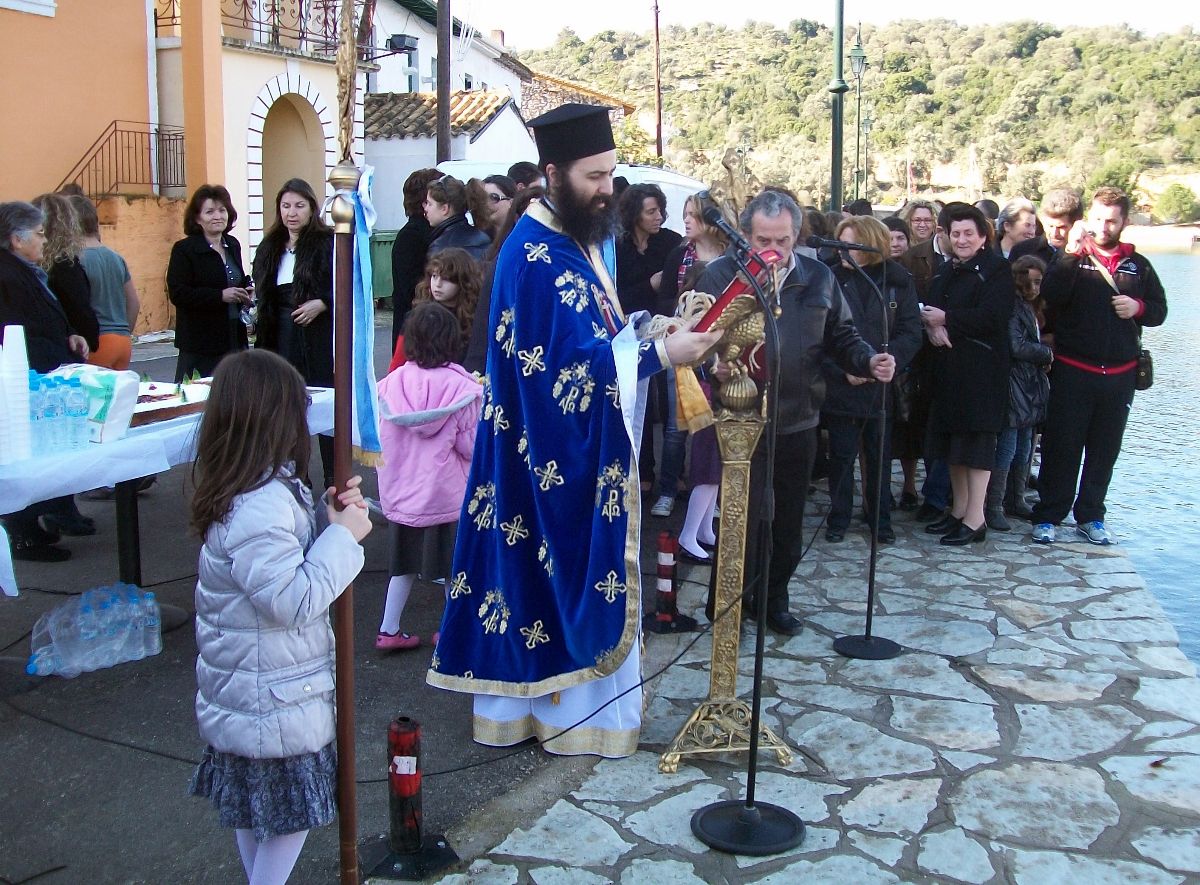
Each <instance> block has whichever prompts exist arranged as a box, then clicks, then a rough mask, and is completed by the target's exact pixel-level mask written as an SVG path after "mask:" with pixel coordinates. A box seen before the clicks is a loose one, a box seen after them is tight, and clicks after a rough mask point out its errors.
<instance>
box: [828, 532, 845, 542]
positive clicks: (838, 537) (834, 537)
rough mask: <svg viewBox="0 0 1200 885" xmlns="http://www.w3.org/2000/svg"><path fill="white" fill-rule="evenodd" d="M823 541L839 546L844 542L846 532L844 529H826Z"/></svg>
mask: <svg viewBox="0 0 1200 885" xmlns="http://www.w3.org/2000/svg"><path fill="white" fill-rule="evenodd" d="M825 540H826V541H828V542H829V543H830V544H840V543H842V541H844V540H846V530H845V529H826V530H825Z"/></svg>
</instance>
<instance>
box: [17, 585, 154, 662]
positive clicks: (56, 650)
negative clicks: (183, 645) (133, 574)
mask: <svg viewBox="0 0 1200 885" xmlns="http://www.w3.org/2000/svg"><path fill="white" fill-rule="evenodd" d="M30 644H31V647H32V652H33V653H32V654H31V655H30V656H29V663H28V665H26V667H25V672H27V673H28V674H29V675H31V676H51V675H54V676H62V677H65V678H67V679H71V678H73V677H75V676H78V675H79V674H80V673H88V672H90V671H92V670H100V669H103V668H104V667H112V666H114V665H115V664H121V663H124V662H125V661H137V660H140V659H142V658H147V657H150V656H151V655H156V654H158V653H159V652H160V651H162V628H161V613H160V611H159V607H158V600H157V599H156V598H155V596H154V594H153V593H151V592H149V591H147V590H141V589H139V588H138V587H134V586H133V585H131V584H122V583H117V584H113V585H112V586H111V587H97V588H95V589H92V590H88V591H87V592H86V593H83V594H82V595H80V596H77V597H74V598H72V599H70V600H69V601H67V602H65V603H63V604H62V605H60V606H58V607H57V608H54V609H51V610H50V611H48V612H46V613H45V614H44V615H42V616H41V617H40V618H38V622H37V624H35V625H34V628H33V636H32V640H31V643H30Z"/></svg>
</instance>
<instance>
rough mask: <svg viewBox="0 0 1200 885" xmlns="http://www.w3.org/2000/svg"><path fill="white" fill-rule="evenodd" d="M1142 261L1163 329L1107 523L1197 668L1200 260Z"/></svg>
mask: <svg viewBox="0 0 1200 885" xmlns="http://www.w3.org/2000/svg"><path fill="white" fill-rule="evenodd" d="M1148 255H1149V258H1150V261H1151V262H1152V263H1153V264H1154V268H1155V270H1157V271H1158V275H1159V277H1160V278H1161V279H1162V283H1163V287H1164V288H1165V289H1166V290H1167V306H1168V313H1167V321H1166V323H1165V324H1164V325H1162V326H1161V327H1159V328H1157V329H1149V330H1147V331H1146V333H1145V334H1144V335H1143V338H1142V340H1143V342H1144V343H1145V345H1146V346H1147V347H1148V348H1149V349H1150V352H1151V353H1153V354H1154V386H1153V387H1152V388H1151V389H1150V390H1147V391H1145V392H1144V393H1139V394H1137V396H1136V397H1135V399H1134V402H1133V413H1132V415H1131V416H1130V419H1129V426H1128V428H1127V429H1126V431H1125V439H1124V443H1123V445H1122V446H1121V457H1120V460H1119V461H1118V462H1117V469H1116V473H1115V475H1114V477H1113V482H1112V486H1111V487H1110V488H1109V492H1108V502H1107V503H1108V516H1107V519H1106V521H1107V524H1108V526H1109V528H1110V529H1111V530H1112V531H1113V532H1114V533H1115V534H1116V536H1117V538H1118V541H1119V542H1120V544H1121V545H1122V546H1123V547H1124V549H1125V550H1126V552H1127V553H1128V554H1129V557H1130V559H1131V560H1132V561H1133V564H1134V565H1135V566H1136V568H1137V570H1138V572H1139V573H1140V574H1141V576H1142V577H1143V578H1145V580H1146V583H1147V585H1149V587H1150V589H1151V590H1152V591H1153V592H1154V594H1155V595H1156V596H1157V597H1158V599H1159V601H1160V602H1161V603H1162V606H1163V608H1164V609H1165V610H1166V612H1167V615H1168V616H1169V617H1170V619H1171V621H1172V622H1173V623H1174V624H1175V627H1176V629H1178V630H1179V638H1180V645H1181V647H1182V649H1183V651H1184V653H1185V654H1187V656H1188V657H1189V658H1191V659H1192V661H1194V662H1196V663H1200V593H1198V592H1197V589H1198V588H1200V581H1198V580H1197V576H1200V531H1197V529H1198V527H1200V437H1198V435H1197V426H1198V424H1197V415H1198V414H1200V369H1198V368H1197V366H1196V365H1195V363H1194V361H1195V359H1196V354H1197V352H1198V348H1197V342H1200V254H1194V255H1166V254H1154V253H1148Z"/></svg>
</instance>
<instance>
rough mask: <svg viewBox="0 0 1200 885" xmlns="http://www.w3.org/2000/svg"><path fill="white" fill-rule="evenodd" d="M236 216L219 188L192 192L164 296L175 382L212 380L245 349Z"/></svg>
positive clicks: (244, 281) (245, 293)
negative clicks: (170, 318)
mask: <svg viewBox="0 0 1200 885" xmlns="http://www.w3.org/2000/svg"><path fill="white" fill-rule="evenodd" d="M235 221H237V212H236V211H235V210H234V208H233V202H232V200H231V199H230V197H229V191H227V190H226V189H225V188H224V187H222V186H221V185H219V184H202V185H201V186H200V187H198V188H196V192H195V193H194V194H192V198H191V200H189V201H188V204H187V208H186V209H185V210H184V212H183V232H184V233H185V234H187V236H186V237H185V238H184V239H182V240H179V241H178V242H177V243H175V245H174V246H172V247H171V260H170V262H169V263H168V264H167V295H168V296H169V297H170V299H171V303H172V304H174V305H175V346H176V347H177V348H179V359H178V361H177V362H176V363H175V381H176V383H178V382H180V381H182V380H183V379H184V378H186V377H188V376H189V375H191V374H192V373H193V372H198V373H199V374H200V375H201V376H202V377H208V376H210V375H212V373H213V370H215V369H216V368H217V363H219V362H220V361H221V357H223V356H225V354H227V353H232V352H234V351H237V350H245V349H246V326H245V324H244V323H243V322H242V320H241V309H242V308H243V307H248V306H249V305H250V304H251V302H252V301H253V298H252V296H251V295H250V292H249V289H248V288H247V286H248V284H249V283H250V277H248V276H247V275H246V273H245V271H243V270H242V246H241V244H240V243H239V242H238V241H237V240H235V239H234V238H233V237H231V236H230V235H229V231H230V230H231V229H232V228H233V223H234V222H235Z"/></svg>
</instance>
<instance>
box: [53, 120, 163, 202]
mask: <svg viewBox="0 0 1200 885" xmlns="http://www.w3.org/2000/svg"><path fill="white" fill-rule="evenodd" d="M68 184H78V185H79V186H80V187H82V188H83V190H84V193H86V194H87V195H88V196H90V197H93V198H95V197H103V196H107V195H109V194H147V193H159V194H161V193H162V192H163V191H164V190H165V189H167V188H176V187H179V188H181V187H186V185H187V178H186V177H185V175H184V161H183V129H182V128H181V127H179V126H161V125H155V124H150V123H131V122H129V121H128V120H113V121H112V122H111V123H109V124H108V126H107V127H106V128H105V130H104V131H103V132H101V133H100V137H99V138H97V139H96V140H95V142H93V143H92V146H91V147H90V148H88V150H87V152H86V153H85V154H84V155H83V158H82V159H81V160H80V161H79V162H78V163H76V164H75V168H74V169H72V170H71V171H70V172H69V173H67V176H66V178H64V179H63V180H62V181H61V182H59V185H58V188H57V189H58V190H61V189H62V188H63V187H64V186H65V185H68Z"/></svg>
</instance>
